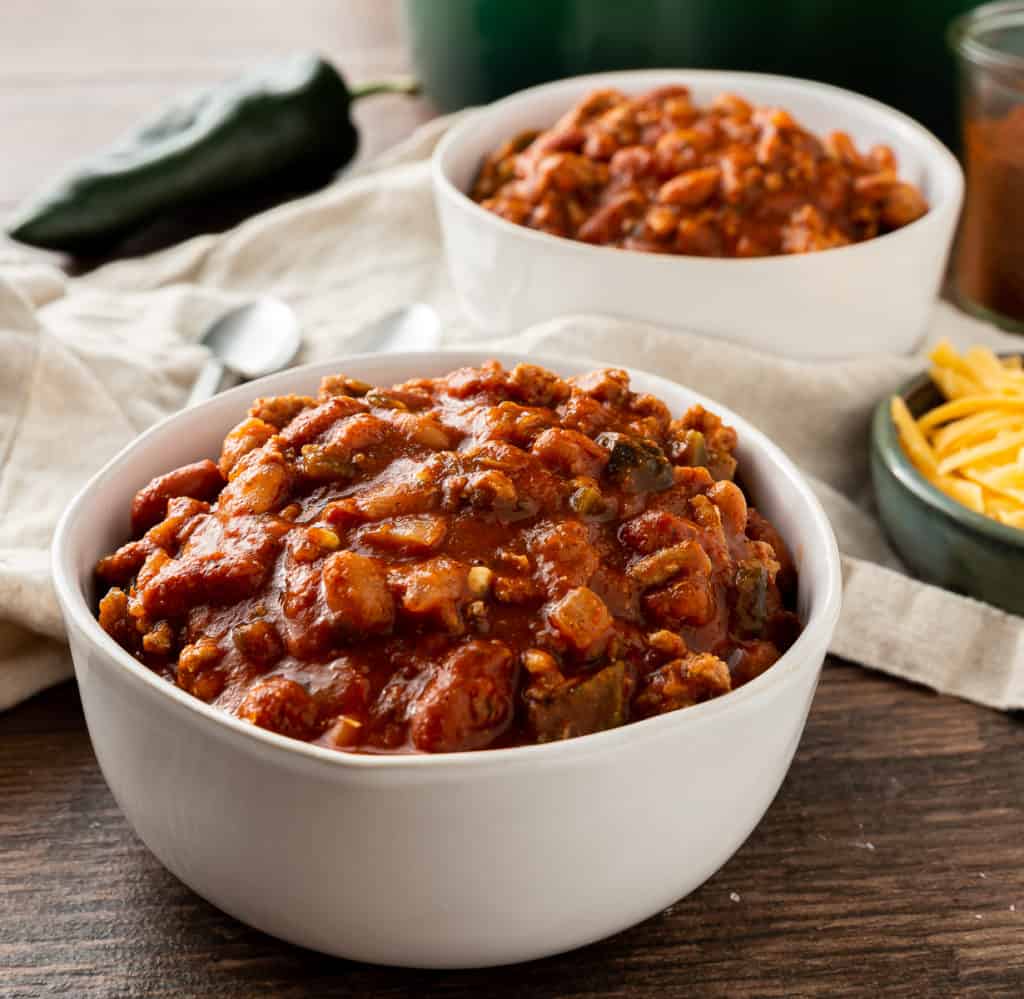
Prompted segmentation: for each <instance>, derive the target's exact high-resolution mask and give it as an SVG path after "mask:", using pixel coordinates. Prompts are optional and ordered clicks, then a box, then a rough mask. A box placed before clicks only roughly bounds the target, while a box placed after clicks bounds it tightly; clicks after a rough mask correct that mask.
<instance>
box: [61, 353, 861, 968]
mask: <svg viewBox="0 0 1024 999" xmlns="http://www.w3.org/2000/svg"><path fill="white" fill-rule="evenodd" d="M489 356H490V355H486V354H482V353H480V352H475V353H470V352H444V351H441V352H437V353H434V354H430V355H424V354H411V355H394V356H369V355H366V356H360V357H352V358H347V359H340V360H338V361H336V362H331V363H328V364H320V365H311V366H307V367H304V368H299V369H295V370H293V371H288V372H284V373H282V374H279V375H275V376H272V377H269V378H265V379H262V380H261V381H259V382H255V383H252V384H250V385H246V386H242V387H240V388H237V389H234V390H232V391H230V392H226V393H224V394H223V395H220V396H218V397H216V398H215V399H212V400H210V401H209V402H207V403H204V404H203V405H200V406H197V407H195V408H192V409H188V410H185V411H184V412H181V413H179V414H177V415H175V416H173V417H171V418H169V419H168V420H165V421H164V422H162V423H161V424H159V425H157V426H156V427H154V428H153V429H151V430H149V431H148V432H147V433H145V434H143V435H142V436H141V437H140V438H139V439H138V440H137V441H135V442H134V443H133V444H131V445H130V446H129V447H127V448H126V449H125V450H124V451H123V452H122V453H121V454H120V455H118V456H117V457H116V458H114V459H113V460H112V461H111V462H110V463H109V464H108V465H107V466H106V467H105V468H104V469H102V470H101V471H100V472H99V473H98V474H97V475H96V476H95V478H93V480H92V481H91V482H90V483H88V485H86V487H85V488H84V489H83V490H82V492H81V493H80V494H79V495H78V497H77V498H76V499H75V500H74V501H73V502H72V503H71V505H70V506H69V508H68V510H67V511H66V513H65V515H64V517H63V518H62V521H61V524H60V525H59V527H58V530H57V533H56V536H55V540H54V546H53V572H54V582H55V587H56V592H57V596H58V599H59V601H60V604H61V607H62V610H63V613H64V616H65V621H66V623H67V628H68V636H69V640H70V644H71V651H72V656H73V659H74V664H75V671H76V676H77V679H78V684H79V688H80V691H81V695H82V703H83V706H84V709H85V715H86V720H87V723H88V727H89V732H90V736H91V738H92V742H93V746H94V748H95V751H96V755H97V758H98V760H99V763H100V766H101V768H102V771H103V773H104V776H105V777H106V779H107V782H108V784H109V785H110V788H111V790H112V792H113V794H114V797H115V798H116V800H117V802H118V804H119V806H120V807H121V809H122V810H123V812H124V813H125V815H126V816H127V818H128V820H129V822H130V823H131V824H132V826H133V827H134V829H135V830H136V832H137V833H138V835H139V836H140V838H141V839H142V840H143V841H144V842H145V843H146V845H147V846H148V847H149V848H150V849H151V850H152V851H153V853H154V854H155V855H156V856H157V857H158V858H159V859H160V860H161V862H162V863H163V864H164V865H165V866H166V867H167V868H168V869H169V870H170V871H171V872H172V873H174V874H175V875H176V876H177V877H179V878H180V879H181V880H182V881H183V882H185V883H186V884H187V885H189V886H190V887H191V888H192V889H193V890H195V891H196V892H197V893H199V894H200V895H202V896H203V897H204V898H206V899H208V900H209V901H210V902H212V903H213V904H215V905H217V906H218V907H220V908H221V909H223V910H224V911H226V912H228V913H229V914H231V915H233V916H235V917H237V918H238V919H240V920H242V921H243V922H245V923H248V924H250V925H252V926H255V927H257V928H259V929H261V930H263V931H265V932H268V933H270V934H272V935H274V936H277V937H280V938H282V939H284V940H288V941H290V942H292V943H295V944H300V945H302V946H306V947H311V948H313V949H316V950H320V951H323V952H326V953H329V954H335V955H339V956H343V957H347V958H353V959H357V960H363V961H370V962H375V963H383V964H396V965H407V966H418V967H481V966H489V965H498V964H507V963H512V962H518V961H525V960H530V959H533V958H538V957H542V956H545V955H548V954H553V953H557V952H560V951H564V950H568V949H571V948H574V947H578V946H581V945H583V944H586V943H588V942H590V941H593V940H597V939H600V938H602V937H605V936H608V935H610V934H612V933H615V932H618V931H619V930H622V929H624V928H626V927H628V926H630V925H633V924H635V923H637V922H639V921H641V920H643V919H645V918H647V917H649V916H651V915H653V914H655V913H657V912H658V911H660V910H661V909H663V908H664V907H665V906H667V905H669V904H670V903H672V902H673V901H674V900H676V899H678V898H680V897H681V896H683V895H686V894H687V893H689V892H690V891H692V890H694V889H695V888H696V887H697V886H698V885H700V884H701V883H702V882H703V881H704V880H706V879H707V878H708V877H709V876H710V875H711V874H712V873H713V872H714V871H715V870H717V869H718V868H719V867H720V866H721V865H722V864H723V863H724V862H725V861H726V860H728V858H729V857H730V856H731V855H732V853H733V852H735V850H737V849H738V848H739V846H740V845H741V844H742V843H743V841H744V840H745V839H746V837H747V836H748V835H749V834H750V832H751V831H752V829H753V828H754V827H755V825H756V824H757V823H758V822H759V821H760V819H761V817H762V815H763V814H764V812H765V811H766V809H767V808H768V806H769V804H770V803H771V800H772V798H773V797H774V795H775V793H776V791H777V790H778V788H779V786H780V784H781V782H782V780H783V778H784V777H785V775H786V772H787V770H788V767H789V764H790V761H791V759H792V757H793V754H794V752H795V750H796V747H797V744H798V742H799V739H800V736H801V733H802V731H803V726H804V722H805V720H806V717H807V712H808V710H809V708H810V704H811V699H812V697H813V694H814V690H815V687H816V684H817V681H818V676H819V673H820V668H821V664H822V662H823V659H824V656H825V653H826V650H827V647H828V644H829V641H830V639H831V635H832V632H833V630H834V627H835V624H836V621H837V618H838V614H839V608H840V592H841V576H840V569H839V557H838V552H837V548H836V542H835V539H834V536H833V534H832V531H831V528H830V526H829V523H828V520H827V518H826V516H825V514H824V512H823V511H822V509H821V507H820V505H819V504H818V502H817V500H816V499H815V497H814V495H813V493H812V491H811V490H810V488H809V487H808V485H807V484H806V482H805V481H804V480H803V478H802V476H801V475H800V473H799V472H798V471H797V469H796V468H795V467H794V465H793V464H792V463H791V462H790V461H789V460H788V459H787V458H786V457H785V455H783V454H782V452H781V451H779V449H778V448H777V447H776V446H775V445H774V444H772V443H771V442H770V441H769V440H767V439H766V438H765V437H764V436H763V435H762V434H760V433H759V432H758V431H757V430H755V429H754V428H753V427H751V426H749V425H748V424H747V423H746V422H745V421H743V420H742V419H740V418H739V417H737V416H735V415H734V414H732V413H730V412H728V411H727V410H725V409H723V408H722V407H719V406H717V405H716V404H714V403H713V402H710V401H708V400H706V399H703V398H702V397H701V396H699V395H697V394H696V393H694V392H692V391H690V390H689V389H685V388H683V387H681V386H679V385H676V384H674V383H672V382H669V381H666V380H665V379H662V378H659V377H656V376H654V375H649V374H645V373H642V372H630V374H631V376H632V381H633V386H634V388H635V389H637V390H638V391H642V392H649V393H652V394H654V395H656V396H658V397H660V398H661V399H663V400H664V401H665V402H666V403H667V404H668V405H669V407H670V408H671V410H672V411H673V412H680V411H682V410H685V409H687V408H688V407H689V406H690V405H692V404H694V403H702V404H705V405H706V406H707V407H708V408H710V409H712V410H714V411H716V412H718V413H720V414H721V415H722V417H723V418H724V419H725V420H726V421H727V422H728V423H730V424H731V425H732V426H734V427H735V429H736V431H737V432H738V435H739V445H738V448H737V451H736V454H737V457H738V459H739V463H740V464H739V469H740V476H741V478H742V480H743V483H744V485H745V487H746V489H747V491H748V493H749V494H750V495H751V496H752V497H754V498H755V499H756V502H757V504H758V506H759V508H760V509H762V510H763V511H764V513H765V515H766V516H768V517H770V518H771V519H772V521H773V522H774V523H775V524H776V526H777V527H778V529H779V531H780V533H781V534H782V536H783V537H784V538H785V539H786V540H787V542H788V544H789V546H790V548H791V549H792V552H793V557H794V560H795V563H796V568H797V571H798V574H799V585H798V593H797V612H798V614H799V616H800V619H801V622H802V624H803V631H802V633H801V634H800V635H799V637H798V638H797V639H796V641H795V642H794V643H793V645H792V646H791V647H790V648H789V650H788V651H787V652H785V653H784V655H783V656H782V657H781V658H780V659H779V660H778V661H777V662H776V663H775V664H774V665H773V666H772V667H771V668H770V669H768V670H767V671H766V672H765V673H763V674H762V675H760V676H758V677H756V678H755V679H753V680H750V681H749V682H748V683H746V684H745V685H744V686H742V687H741V688H739V689H738V690H735V691H733V692H732V693H728V694H725V695H723V696H721V697H719V698H717V699H715V700H711V701H708V702H706V703H703V704H698V705H696V706H693V707H689V708H686V709H685V710H679V711H675V712H672V713H669V714H663V715H659V716H657V717H654V718H650V719H647V720H645V721H638V722H635V723H631V724H628V725H625V726H622V727H620V728H616V729H612V730H608V731H604V732H599V733H596V734H593V735H588V736H582V737H579V738H573V739H567V740H565V741H561V742H554V743H548V744H544V745H532V746H523V747H519V748H510V749H489V750H482V751H471V752H463V753H440V754H423V755H376V756H374V755H355V754H349V753H340V752H338V751H336V750H332V749H327V748H324V747H321V746H317V745H312V744H309V743H304V742H300V741H297V740H295V739H290V738H286V737H284V736H281V735H278V734H276V733H273V732H269V731H266V730H264V729H261V728H257V727H256V726H254V725H252V724H248V723H246V722H244V721H242V720H240V719H239V718H237V717H235V716H233V715H232V714H229V713H227V712H225V711H224V710H222V709H218V708H215V707H213V706H211V705H208V704H206V703H203V702H202V701H200V700H199V699H197V698H196V697H193V696H190V695H189V694H186V693H185V692H184V691H183V690H181V689H179V688H178V687H176V686H175V685H174V684H172V683H168V682H167V680H166V679H164V678H163V677H161V676H158V675H157V674H156V673H154V672H153V671H152V670H151V669H149V668H147V667H145V666H144V665H142V664H141V663H140V662H138V661H137V660H136V659H134V658H133V657H132V656H131V655H130V654H128V653H127V652H126V651H125V650H124V649H123V648H121V647H120V646H119V645H118V644H117V643H116V642H115V641H114V640H113V639H112V638H111V636H110V635H108V634H107V633H106V632H105V631H104V630H103V629H102V628H101V627H100V625H99V624H98V622H97V620H96V618H95V616H94V607H95V599H96V593H95V578H94V576H93V571H94V566H95V565H96V562H97V559H98V558H99V557H100V556H101V555H102V554H104V553H105V552H108V551H110V550H111V549H112V547H113V546H115V545H116V544H118V543H119V542H121V541H122V540H123V539H124V537H125V533H126V526H127V525H126V521H127V511H128V508H129V505H130V503H131V500H132V496H133V495H134V493H135V491H136V490H137V489H138V488H139V485H140V483H143V482H146V481H148V480H149V479H150V478H151V477H153V476H154V475H157V474H160V473H163V472H164V471H166V469H167V468H168V467H174V466H176V465H181V464H184V463H186V462H191V461H196V460H197V459H200V458H205V457H209V456H211V455H214V454H216V453H217V451H218V450H219V447H220V443H221V440H222V438H223V436H224V433H225V432H226V431H227V429H228V428H230V427H231V426H233V425H234V424H235V423H236V422H237V421H238V420H239V419H241V418H242V417H243V416H244V415H245V412H246V410H247V408H248V404H249V402H250V400H251V399H252V398H253V397H254V396H256V395H273V394H284V393H289V392H299V393H301V392H308V391H310V390H313V389H315V386H316V384H317V382H318V380H319V378H320V377H321V376H323V375H326V374H333V373H335V372H337V371H339V370H341V371H344V372H345V373H346V374H347V375H349V376H353V377H356V378H360V379H363V380H364V381H367V382H370V383H372V384H383V385H389V384H392V383H395V382H398V381H401V380H404V379H408V378H411V377H421V376H435V375H441V374H444V373H446V372H448V371H450V370H452V369H455V368H458V367H461V366H464V365H472V364H479V363H481V362H482V361H484V360H485V359H487V358H488V357H489ZM497 360H499V361H500V362H501V363H503V364H506V365H508V366H511V365H513V364H516V363H518V362H520V361H526V360H527V359H526V358H523V357H518V356H512V355H501V354H499V355H497ZM531 360H532V361H535V362H536V361H537V360H538V359H536V358H533V359H531ZM540 360H541V362H542V363H545V364H546V365H547V366H549V367H550V368H552V369H553V370H554V371H556V372H558V373H559V374H562V375H571V374H578V373H582V372H584V371H587V370H590V369H591V368H593V367H599V365H592V364H589V363H588V362H586V361H580V360H571V361H570V360H554V359H552V360H550V361H545V360H544V359H540Z"/></svg>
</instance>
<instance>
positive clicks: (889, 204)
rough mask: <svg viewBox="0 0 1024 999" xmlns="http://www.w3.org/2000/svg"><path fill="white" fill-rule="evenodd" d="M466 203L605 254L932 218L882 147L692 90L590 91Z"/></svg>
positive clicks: (481, 179) (513, 153)
mask: <svg viewBox="0 0 1024 999" xmlns="http://www.w3.org/2000/svg"><path fill="white" fill-rule="evenodd" d="M471 193H472V197H473V199H474V200H475V201H478V202H479V203H480V204H481V205H482V206H483V207H484V208H486V209H487V210H488V211H491V212H494V213H495V214H496V215H500V216H501V217H502V218H505V219H508V220H509V221H510V222H515V223H517V224H519V225H524V226H528V227H530V228H531V229H540V230H542V231H543V232H547V233H551V234H553V235H555V236H567V237H569V238H570V239H577V240H582V241H583V242H586V243H596V244H599V245H603V246H617V247H621V248H623V249H627V250H643V251H648V252H651V253H678V254H688V255H691V256H701V257H763V256H772V255H776V254H784V253H807V252H810V251H814V250H827V249H830V248H832V247H837V246H846V245H848V244H850V243H859V242H861V241H863V240H866V239H871V238H873V237H874V236H879V235H882V234H883V233H887V232H890V231H892V230H894V229H899V228H901V227H902V226H905V225H908V224H909V223H911V222H913V221H914V220H915V219H918V218H920V217H921V216H922V215H924V214H925V212H927V210H928V203H927V201H925V199H924V196H923V195H922V194H921V192H920V191H919V190H918V189H917V188H916V187H914V185H912V184H909V183H906V182H904V181H901V180H900V178H899V174H898V167H897V162H896V156H895V154H894V153H893V151H892V150H891V149H890V148H889V147H888V146H873V147H872V148H871V149H870V150H868V151H867V152H863V153H862V152H860V151H859V150H858V149H857V148H856V146H855V145H854V143H853V140H852V139H851V138H850V136H849V135H847V134H846V133H845V132H832V133H831V134H829V135H827V136H826V137H825V138H824V139H818V138H817V137H816V136H814V135H812V134H811V133H810V132H808V131H807V130H805V129H804V128H801V126H800V125H799V124H798V123H797V122H796V121H795V120H794V119H793V117H792V116H791V115H790V114H789V113H787V112H786V111H784V110H782V109H780V108H772V107H753V106H752V105H751V104H749V103H748V102H747V101H745V100H743V98H742V97H737V96H736V95H735V94H720V95H719V96H718V97H717V98H715V100H714V101H713V102H712V104H711V106H710V107H707V108H698V107H696V106H695V105H694V104H693V102H692V101H691V98H690V93H689V91H688V90H687V88H686V87H681V86H671V87H661V88H659V89H657V90H654V91H652V92H650V93H648V94H644V95H641V96H632V97H631V96H627V95H626V94H623V93H620V92H619V91H618V90H596V91H594V92H593V93H591V94H589V95H588V96H587V97H585V98H584V99H583V100H582V101H580V102H579V103H578V104H577V105H576V106H575V107H574V108H572V109H571V110H570V111H569V112H568V113H567V114H565V115H564V116H563V117H562V118H561V119H559V121H558V122H557V123H556V124H555V125H554V126H553V127H551V128H549V129H547V130H546V131H542V132H526V133H524V134H522V135H519V136H516V137H514V138H511V139H510V140H509V141H508V142H506V143H505V144H504V145H502V146H501V147H500V148H498V149H497V150H495V151H494V153H492V154H491V155H490V156H488V157H487V159H486V160H485V161H484V163H483V165H482V167H481V169H480V172H479V175H478V176H477V178H476V182H475V184H474V186H473V190H472V192H471Z"/></svg>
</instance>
